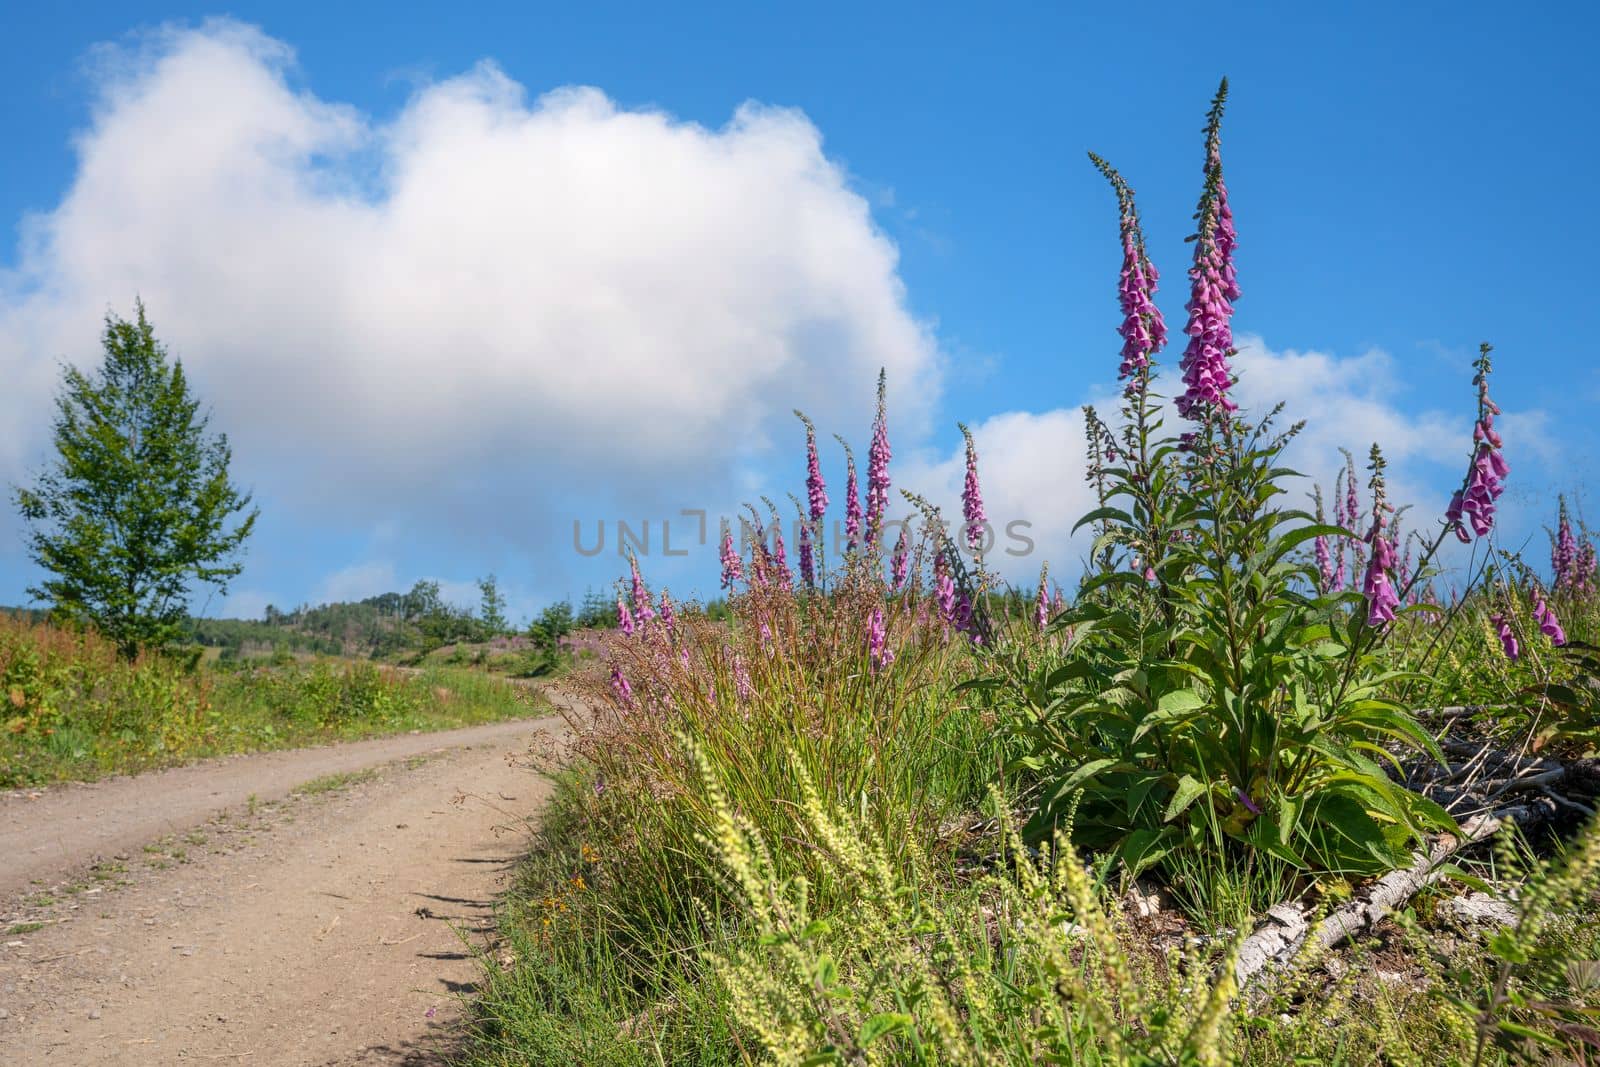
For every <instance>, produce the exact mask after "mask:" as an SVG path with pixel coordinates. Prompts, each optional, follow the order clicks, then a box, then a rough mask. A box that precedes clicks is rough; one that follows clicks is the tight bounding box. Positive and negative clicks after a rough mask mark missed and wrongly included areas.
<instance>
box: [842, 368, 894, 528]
mask: <svg viewBox="0 0 1600 1067" xmlns="http://www.w3.org/2000/svg"><path fill="white" fill-rule="evenodd" d="M887 382H888V379H887V378H886V377H885V375H884V372H883V371H881V370H880V371H878V417H877V418H876V419H874V420H873V423H872V444H871V445H870V446H868V448H867V544H868V545H870V546H872V547H873V550H874V551H876V550H877V545H878V541H879V540H880V539H881V538H882V536H883V514H884V512H885V511H886V510H888V507H889V460H890V458H891V456H892V453H891V452H890V451H889V415H888V408H887V397H888V392H887V391H888V384H887ZM851 495H852V496H853V495H854V494H853V493H852V494H851Z"/></svg>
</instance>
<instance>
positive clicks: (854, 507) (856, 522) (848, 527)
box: [834, 434, 861, 552]
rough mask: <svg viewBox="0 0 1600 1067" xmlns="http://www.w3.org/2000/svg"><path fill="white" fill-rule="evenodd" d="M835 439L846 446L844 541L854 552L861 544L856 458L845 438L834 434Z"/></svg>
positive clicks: (859, 498) (859, 497)
mask: <svg viewBox="0 0 1600 1067" xmlns="http://www.w3.org/2000/svg"><path fill="white" fill-rule="evenodd" d="M834 439H835V440H837V441H838V442H839V443H840V444H841V445H844V539H845V547H846V549H847V550H849V551H851V552H854V551H855V550H856V549H857V548H858V547H860V544H861V496H860V493H859V491H858V488H857V482H856V456H855V453H854V452H852V451H851V450H850V445H849V444H848V443H846V442H845V439H844V438H842V437H840V436H839V435H838V434H834ZM835 532H836V533H837V531H835Z"/></svg>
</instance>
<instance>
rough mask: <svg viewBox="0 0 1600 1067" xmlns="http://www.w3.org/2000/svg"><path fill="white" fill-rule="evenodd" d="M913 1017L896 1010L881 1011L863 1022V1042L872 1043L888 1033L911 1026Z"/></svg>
mask: <svg viewBox="0 0 1600 1067" xmlns="http://www.w3.org/2000/svg"><path fill="white" fill-rule="evenodd" d="M912 1021H913V1020H912V1018H911V1016H909V1015H904V1014H901V1013H900V1012H895V1011H885V1012H879V1013H878V1014H877V1015H874V1016H873V1017H872V1018H870V1019H868V1020H867V1021H866V1022H864V1023H862V1024H861V1044H863V1045H870V1044H872V1043H873V1042H874V1041H876V1040H878V1038H880V1037H883V1036H885V1035H887V1034H894V1033H899V1032H900V1031H902V1030H908V1029H910V1028H911V1023H912Z"/></svg>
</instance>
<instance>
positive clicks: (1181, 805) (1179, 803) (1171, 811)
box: [1161, 774, 1206, 822]
mask: <svg viewBox="0 0 1600 1067" xmlns="http://www.w3.org/2000/svg"><path fill="white" fill-rule="evenodd" d="M1205 791H1206V787H1205V786H1204V785H1202V784H1200V783H1199V782H1198V781H1196V780H1195V778H1194V776H1193V775H1188V774H1186V775H1184V776H1183V777H1181V778H1179V779H1178V788H1177V789H1176V790H1174V791H1173V794H1172V799H1171V800H1170V801H1168V802H1167V810H1166V811H1164V812H1162V813H1161V821H1162V822H1171V821H1172V820H1173V819H1176V818H1177V817H1178V816H1179V815H1182V814H1183V813H1184V811H1186V810H1187V809H1188V807H1189V805H1190V804H1193V803H1194V802H1195V801H1196V800H1198V799H1200V797H1201V796H1203V795H1204V794H1205Z"/></svg>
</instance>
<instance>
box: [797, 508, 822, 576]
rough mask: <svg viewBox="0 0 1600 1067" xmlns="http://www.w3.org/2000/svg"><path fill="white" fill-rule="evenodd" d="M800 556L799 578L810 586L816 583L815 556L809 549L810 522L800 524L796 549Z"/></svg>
mask: <svg viewBox="0 0 1600 1067" xmlns="http://www.w3.org/2000/svg"><path fill="white" fill-rule="evenodd" d="M796 551H797V552H798V553H799V556H800V580H801V581H803V582H805V583H806V587H807V588H810V587H812V586H814V585H816V584H817V564H816V558H815V556H814V555H813V554H812V550H811V524H810V523H806V522H802V523H801V524H800V534H799V547H798V548H797V550H796Z"/></svg>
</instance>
